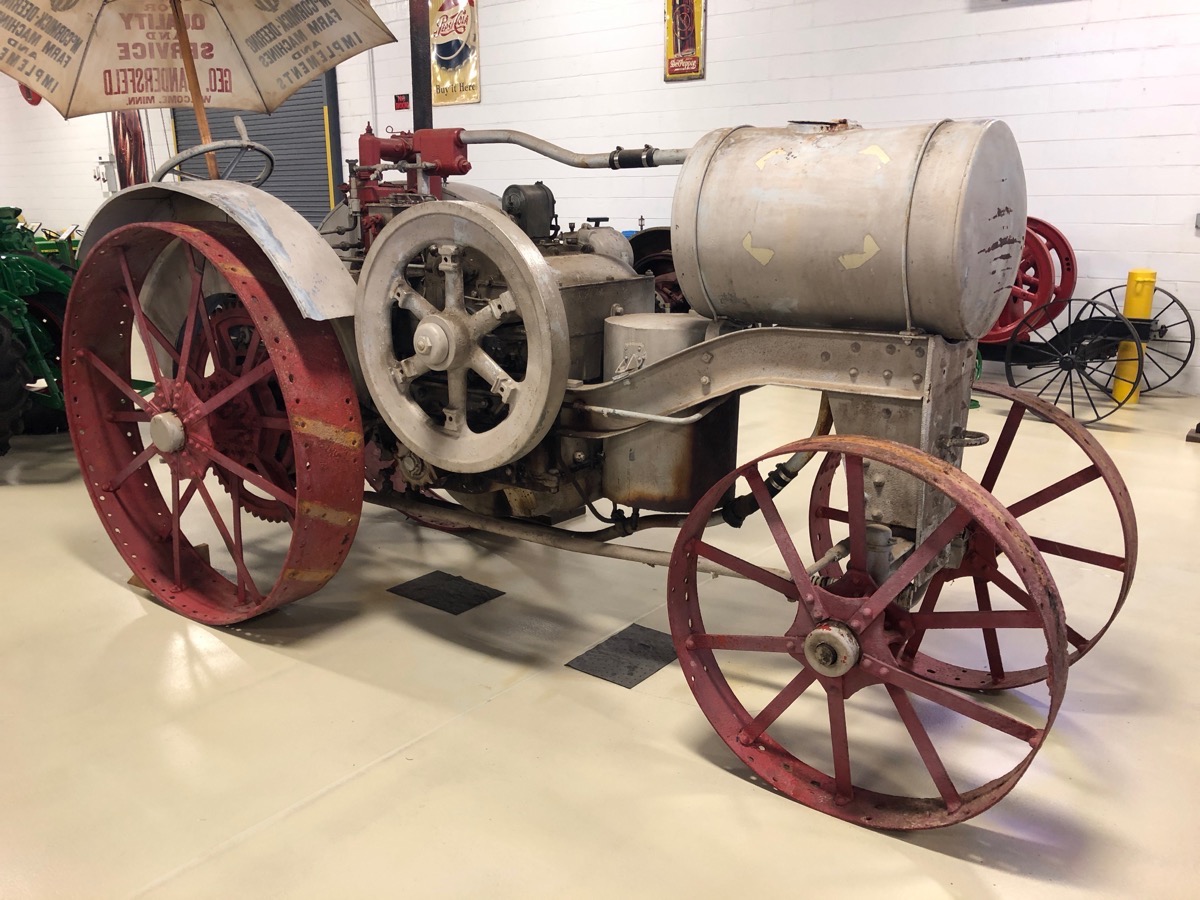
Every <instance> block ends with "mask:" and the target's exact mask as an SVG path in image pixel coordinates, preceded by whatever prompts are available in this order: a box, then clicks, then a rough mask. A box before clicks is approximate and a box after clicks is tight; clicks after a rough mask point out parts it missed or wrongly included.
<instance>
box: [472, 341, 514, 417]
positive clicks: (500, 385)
mask: <svg viewBox="0 0 1200 900" xmlns="http://www.w3.org/2000/svg"><path fill="white" fill-rule="evenodd" d="M468 365H469V366H470V367H471V370H472V371H473V372H475V374H476V375H478V376H479V377H480V378H482V379H483V380H484V381H486V382H487V383H488V385H489V387H491V389H492V393H493V394H495V395H496V396H497V397H499V398H500V399H501V400H503V401H504V402H505V403H507V404H509V405H510V406H511V405H512V403H513V401H514V400H515V399H516V397H515V396H514V394H515V392H516V391H518V390H519V388H518V386H517V382H516V381H514V380H513V379H512V378H511V377H510V376H509V374H508V373H507V372H505V371H504V369H502V368H501V367H500V364H499V363H498V362H496V360H494V359H492V357H491V356H489V355H488V354H487V352H485V351H484V349H483V348H482V347H476V348H475V349H474V350H472V351H471V356H470V360H469V362H468Z"/></svg>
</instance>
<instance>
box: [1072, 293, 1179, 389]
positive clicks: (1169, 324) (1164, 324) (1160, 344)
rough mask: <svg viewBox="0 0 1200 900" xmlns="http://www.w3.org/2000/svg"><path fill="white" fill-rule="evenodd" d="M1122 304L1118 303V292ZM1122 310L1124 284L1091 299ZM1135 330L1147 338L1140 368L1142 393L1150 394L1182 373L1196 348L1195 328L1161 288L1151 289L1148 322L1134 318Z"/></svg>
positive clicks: (1175, 299)
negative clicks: (1142, 363) (1143, 363)
mask: <svg viewBox="0 0 1200 900" xmlns="http://www.w3.org/2000/svg"><path fill="white" fill-rule="evenodd" d="M1118 291H1119V292H1120V293H1121V302H1117V292H1118ZM1101 298H1105V299H1104V301H1103V302H1106V303H1108V304H1110V305H1112V306H1113V307H1114V308H1116V309H1122V308H1123V307H1124V301H1125V285H1123V284H1118V285H1114V286H1113V287H1110V288H1108V289H1107V290H1104V291H1101V292H1100V293H1099V294H1097V295H1096V296H1095V297H1093V298H1092V299H1093V300H1100V299H1101ZM1131 321H1133V324H1134V327H1135V328H1137V330H1138V332H1139V333H1141V334H1143V335H1144V336H1145V338H1146V340H1145V341H1143V342H1142V352H1143V353H1144V354H1145V356H1146V359H1145V365H1144V367H1143V369H1142V390H1143V391H1152V390H1154V389H1155V388H1160V387H1162V386H1163V385H1164V384H1166V383H1167V382H1168V381H1171V380H1172V379H1173V378H1175V376H1176V375H1178V374H1179V373H1180V372H1182V371H1183V369H1184V367H1185V366H1186V365H1187V364H1188V360H1190V359H1191V358H1192V351H1194V350H1195V349H1196V325H1195V323H1194V322H1193V321H1192V314H1191V313H1190V312H1188V309H1187V307H1186V306H1184V305H1183V303H1181V302H1180V300H1179V298H1178V297H1176V296H1175V295H1174V294H1172V293H1171V292H1170V291H1166V290H1163V289H1162V288H1160V287H1156V288H1155V289H1154V301H1153V306H1152V310H1151V317H1150V319H1149V320H1144V319H1134V320H1131Z"/></svg>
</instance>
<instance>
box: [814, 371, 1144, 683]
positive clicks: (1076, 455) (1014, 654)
mask: <svg viewBox="0 0 1200 900" xmlns="http://www.w3.org/2000/svg"><path fill="white" fill-rule="evenodd" d="M974 390H975V391H976V393H980V394H986V395H988V396H992V397H998V398H1000V399H1001V400H1002V401H1005V402H1006V403H1007V405H1008V409H1007V413H1006V415H1005V416H1004V418H1003V420H1002V421H1003V424H1002V425H1001V426H999V427H997V428H993V429H991V430H990V432H991V437H992V438H993V440H992V441H991V446H992V448H993V449H992V451H991V453H990V454H988V455H987V458H986V467H985V462H984V459H983V458H979V459H977V460H974V461H976V462H978V463H980V466H979V468H978V471H979V473H980V477H979V481H980V484H981V485H982V486H983V487H984V488H985V489H986V490H988V491H990V492H992V493H993V495H994V496H996V497H997V499H999V500H1000V501H1001V502H1006V501H1010V502H1007V503H1006V506H1007V508H1008V511H1009V513H1011V514H1012V515H1013V516H1014V517H1015V518H1017V519H1018V520H1019V521H1021V522H1022V524H1023V525H1024V526H1025V528H1026V530H1027V531H1028V532H1029V533H1030V536H1031V539H1032V540H1033V543H1034V545H1035V546H1036V547H1037V548H1038V550H1040V551H1041V552H1042V555H1043V557H1044V558H1045V559H1046V561H1047V563H1048V564H1049V565H1050V568H1051V572H1052V574H1053V573H1054V571H1055V570H1056V569H1061V572H1062V575H1063V576H1064V577H1060V578H1059V581H1060V583H1069V584H1072V585H1073V586H1075V588H1076V593H1077V595H1078V599H1076V597H1075V596H1072V597H1068V598H1067V599H1066V600H1065V601H1064V604H1063V607H1064V613H1065V615H1066V624H1067V641H1068V644H1069V649H1068V654H1067V663H1068V665H1073V664H1074V663H1075V662H1077V661H1078V660H1079V659H1080V658H1081V657H1082V656H1083V655H1084V654H1085V653H1087V652H1088V651H1089V650H1090V649H1092V647H1093V646H1095V645H1096V643H1097V642H1098V641H1099V640H1100V638H1101V637H1102V636H1103V635H1104V633H1105V632H1106V631H1107V630H1108V627H1109V626H1110V625H1111V624H1112V622H1113V620H1114V619H1115V618H1116V617H1117V613H1118V612H1120V610H1121V607H1122V605H1123V604H1124V603H1125V597H1126V595H1127V594H1128V593H1129V588H1130V587H1131V585H1132V584H1133V574H1134V569H1135V567H1136V565H1137V549H1138V535H1137V519H1136V517H1135V516H1134V511H1133V503H1132V501H1131V500H1130V498H1129V491H1128V490H1127V489H1126V487H1125V482H1124V481H1123V480H1122V478H1121V475H1120V473H1119V472H1118V471H1117V467H1116V464H1115V463H1114V462H1113V461H1112V458H1111V457H1109V455H1108V454H1107V453H1105V452H1104V448H1103V447H1101V446H1100V444H1099V443H1098V442H1097V441H1096V439H1095V438H1094V437H1092V435H1091V434H1090V433H1089V432H1088V430H1087V429H1086V428H1084V427H1083V426H1082V425H1080V424H1079V422H1077V421H1075V420H1074V419H1072V418H1071V417H1070V416H1068V415H1067V414H1066V413H1065V412H1063V411H1062V410H1060V409H1059V408H1058V407H1056V406H1052V405H1051V404H1049V403H1047V402H1046V401H1044V400H1039V399H1038V398H1037V397H1034V396H1033V395H1032V394H1028V393H1026V392H1025V391H1020V390H1017V389H1016V388H1012V387H1009V386H1008V385H999V384H976V385H975V388H974ZM1027 412H1028V413H1029V414H1028V415H1026V413H1027ZM979 415H980V416H982V415H983V413H980V414H979ZM1039 419H1040V420H1042V423H1039V422H1038V421H1037V420H1039ZM1026 422H1029V424H1028V425H1026ZM1043 423H1044V424H1043ZM973 424H974V422H973ZM1022 426H1025V427H1024V429H1023V430H1022ZM1052 427H1057V428H1058V429H1059V430H1060V431H1061V432H1063V433H1064V434H1065V435H1066V436H1067V437H1068V438H1070V440H1071V441H1072V442H1073V444H1074V445H1075V447H1076V448H1077V450H1076V451H1071V450H1070V449H1069V448H1067V447H1063V446H1062V442H1061V441H1055V442H1054V443H1053V444H1051V445H1049V446H1047V445H1046V441H1047V436H1048V435H1047V429H1050V428H1052ZM1049 436H1050V437H1051V438H1053V432H1052V431H1051V432H1050V435H1049ZM1022 439H1024V441H1023V443H1024V448H1026V449H1025V451H1024V452H1025V453H1026V454H1028V455H1030V456H1032V455H1035V454H1036V455H1038V456H1040V457H1041V458H1042V460H1043V462H1042V465H1041V467H1040V468H1038V469H1030V468H1028V467H1025V466H1021V467H1017V466H1012V467H1008V468H1006V463H1007V462H1008V460H1009V455H1010V453H1011V451H1012V448H1013V445H1014V442H1016V444H1017V446H1018V447H1021V446H1022ZM973 456H974V454H973V451H968V456H967V460H968V461H971V460H973ZM840 464H841V460H840V458H839V457H837V456H833V455H830V456H826V457H825V459H824V461H823V462H822V465H821V467H820V469H819V470H818V472H817V476H816V479H815V481H814V484H813V490H812V496H811V500H810V503H809V540H810V544H811V547H812V551H813V555H814V557H818V558H819V557H821V556H822V555H824V554H825V553H826V552H827V551H828V550H829V549H830V548H832V547H833V546H834V544H835V543H836V542H837V540H836V539H838V538H841V537H842V536H843V533H844V530H845V529H844V526H842V528H841V530H840V531H838V532H837V533H834V527H833V525H832V523H834V522H839V523H844V522H846V520H847V513H846V508H845V499H844V497H840V496H839V497H837V498H833V497H832V493H833V490H832V489H833V487H834V484H835V482H837V483H840V479H838V468H839V466H840ZM1039 473H1042V474H1041V476H1040V477H1039ZM1057 476H1061V477H1057ZM1043 485H1045V486H1043ZM1084 522H1086V523H1088V525H1087V526H1086V527H1081V523H1084ZM1097 532H1099V533H1101V534H1105V535H1106V537H1104V538H1101V539H1097V538H1095V537H1094V535H1095V534H1096V533H1097ZM985 543H986V541H985ZM989 546H990V545H989ZM994 563H995V559H994V557H992V558H989V557H988V556H987V555H986V554H980V553H977V552H976V553H968V554H966V555H965V557H964V560H963V562H962V564H961V565H960V566H958V567H957V568H955V569H953V570H945V571H943V572H941V573H939V575H938V577H937V578H935V580H934V582H933V584H932V585H931V586H930V587H929V589H928V591H926V593H925V595H924V597H923V598H922V601H921V604H920V606H919V611H920V612H922V613H925V612H932V611H933V610H934V609H935V607H936V608H938V609H942V610H948V609H949V608H950V603H951V602H953V600H955V599H959V600H965V602H966V604H967V608H969V609H973V610H978V609H982V608H993V607H996V608H999V607H1002V606H1006V605H1007V606H1009V607H1013V606H1014V604H1016V603H1017V602H1018V601H1014V600H1013V599H1012V596H1013V594H1012V588H1013V585H1012V582H1011V579H1009V578H1008V577H1007V575H1005V573H1003V572H1002V571H1000V570H999V569H997V568H996V567H995V565H994ZM821 573H822V575H824V576H826V577H828V578H840V577H841V576H842V574H843V569H842V567H841V565H840V564H839V563H837V562H832V563H830V564H828V565H827V566H825V568H823V569H822V570H821ZM955 579H964V580H969V582H970V583H971V585H972V588H973V590H974V591H975V593H972V594H970V595H966V596H963V595H962V593H961V592H960V593H959V595H958V596H957V597H956V596H955V595H954V593H953V592H951V591H946V592H945V594H944V596H942V594H943V591H942V588H943V587H944V586H945V584H946V582H950V581H953V580H955ZM1014 638H1016V639H1017V640H1016V641H1015V642H1013V639H1014ZM1019 638H1020V635H1018V634H1014V633H1013V632H1012V631H1001V630H996V629H976V636H975V637H974V638H971V640H973V642H974V646H971V645H969V644H966V645H963V644H955V645H953V646H949V645H948V646H946V651H947V653H948V654H952V655H953V657H954V661H955V663H957V666H956V667H954V668H953V669H950V670H946V674H948V675H949V677H943V675H942V674H939V672H938V671H935V672H926V676H927V677H928V678H929V679H930V680H933V681H939V682H940V683H944V684H948V685H950V686H952V687H967V688H971V689H981V690H1003V689H1007V688H1014V687H1021V686H1023V685H1027V684H1033V683H1035V682H1038V681H1041V680H1042V679H1043V678H1045V677H1046V675H1047V669H1046V666H1045V664H1044V661H1043V660H1040V659H1033V658H1031V657H1030V655H1029V654H1028V653H1024V652H1023V649H1022V647H1021V645H1020V640H1019ZM1005 639H1008V640H1009V641H1010V642H1013V643H1014V646H1007V645H1005V644H1002V643H1001V642H1002V641H1003V640H1005ZM918 649H920V650H921V652H922V653H923V654H924V655H926V656H932V657H938V658H941V654H940V653H939V650H940V647H939V637H938V636H935V637H934V639H933V640H931V641H929V642H925V641H924V635H923V634H921V633H919V632H918V633H917V634H915V635H913V636H912V637H911V638H910V639H909V640H908V642H907V643H906V644H905V646H904V650H903V651H902V653H901V656H902V657H903V658H905V659H907V660H909V661H910V664H911V660H912V659H914V658H915V654H916V652H917V650H918ZM1019 659H1024V660H1026V663H1035V664H1020V663H1018V664H1016V665H1014V662H1015V661H1016V660H1019Z"/></svg>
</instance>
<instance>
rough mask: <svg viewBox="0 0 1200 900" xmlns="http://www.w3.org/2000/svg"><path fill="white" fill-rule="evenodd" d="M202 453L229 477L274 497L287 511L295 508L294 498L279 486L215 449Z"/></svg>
mask: <svg viewBox="0 0 1200 900" xmlns="http://www.w3.org/2000/svg"><path fill="white" fill-rule="evenodd" d="M204 452H205V453H207V454H208V456H209V458H210V459H211V460H212V461H213V462H214V463H216V464H217V465H219V466H220V467H221V468H222V469H225V470H226V472H228V473H229V474H230V475H236V476H237V477H239V478H241V479H242V480H243V481H246V482H249V483H250V484H251V485H253V486H254V487H256V488H258V489H259V490H260V491H262V492H263V493H265V494H270V495H271V496H272V497H274V498H275V499H276V500H278V501H279V502H280V503H282V504H283V505H284V506H286V507H288V508H289V509H292V510H294V509H295V508H296V498H295V496H294V495H292V494H289V493H288V492H287V491H285V490H284V489H283V488H281V487H280V486H279V485H277V484H274V483H273V482H271V481H269V480H267V479H266V478H263V477H262V476H261V475H259V474H258V473H257V472H252V471H250V470H249V469H247V468H246V467H245V466H243V465H240V464H239V463H236V462H234V461H233V460H232V459H230V458H229V457H228V456H226V455H225V454H224V453H222V452H221V451H220V450H218V449H217V448H215V447H205V448H204Z"/></svg>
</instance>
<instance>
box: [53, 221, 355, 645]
mask: <svg viewBox="0 0 1200 900" xmlns="http://www.w3.org/2000/svg"><path fill="white" fill-rule="evenodd" d="M202 281H204V283H205V284H209V283H211V282H213V281H221V282H224V286H225V287H227V289H228V290H227V292H226V293H223V294H221V295H220V296H221V297H222V298H223V299H222V300H221V302H220V303H217V304H213V303H211V302H210V301H211V299H212V298H211V297H210V298H209V299H208V300H206V299H205V297H204V296H203V293H202V287H201V282H202ZM173 285H184V288H183V291H184V293H185V294H186V296H182V297H179V298H177V299H179V300H181V301H182V302H181V303H180V304H179V305H180V307H181V308H182V309H183V310H184V312H183V313H181V315H182V316H183V321H171V320H169V317H168V316H167V314H166V313H165V312H164V310H167V309H171V308H174V307H173V304H172V303H170V302H169V300H170V299H175V298H172V297H171V292H172V291H173V290H175V288H174V287H173ZM164 296H165V297H166V298H167V300H166V301H163V302H161V304H160V305H161V307H162V308H161V309H160V308H159V307H158V306H154V305H150V304H149V299H150V298H161V297H164ZM65 331H66V340H65V342H64V351H63V359H64V364H65V365H64V376H65V383H66V387H67V391H66V397H67V414H68V421H69V424H70V428H71V437H72V439H73V441H74V444H75V452H76V454H77V456H78V457H79V462H80V466H81V469H82V471H83V473H84V478H85V481H86V484H87V487H88V491H89V493H90V494H91V497H92V502H93V503H94V505H95V506H96V509H97V511H98V512H99V514H100V519H101V522H102V523H103V524H104V526H105V528H106V529H107V530H108V533H109V536H110V538H112V541H113V543H114V545H115V546H116V548H117V550H118V551H119V552H120V553H121V555H122V556H123V557H124V559H125V560H126V562H127V563H128V564H129V566H130V568H131V569H133V571H134V572H135V573H136V574H137V575H138V577H139V578H140V579H141V580H142V581H143V582H144V583H145V584H146V585H147V587H148V588H149V589H150V591H151V592H152V593H153V594H154V595H155V596H156V597H157V598H158V599H159V600H160V601H161V602H162V603H164V604H165V605H166V606H168V607H170V608H171V609H174V610H176V611H178V612H181V613H183V614H184V615H187V616H189V617H191V618H194V619H197V620H199V621H202V622H209V623H212V624H228V623H232V622H238V621H242V620H244V619H248V618H250V617H252V616H255V615H259V614H261V613H264V612H267V611H268V610H271V609H274V608H276V607H278V606H282V605H283V604H285V603H290V602H291V601H293V600H297V599H299V598H301V597H304V596H307V595H309V594H311V593H313V592H314V591H316V590H317V589H319V588H320V587H321V586H322V585H323V584H325V583H326V582H327V581H328V580H329V579H330V578H331V577H333V575H334V573H335V572H336V571H337V569H338V568H339V567H340V565H341V563H342V562H343V560H344V559H345V557H346V554H347V553H348V551H349V548H350V544H351V541H352V540H353V538H354V533H355V531H356V529H357V527H358V520H359V514H360V512H361V508H362V476H363V438H362V426H361V422H360V419H359V411H358V403H357V398H356V397H355V393H354V387H353V383H352V381H351V378H350V374H349V369H348V367H347V365H346V361H345V358H344V356H343V355H342V351H341V347H340V345H339V344H338V341H337V337H336V335H335V334H334V333H333V330H332V329H331V328H330V327H329V326H328V325H327V324H326V323H322V322H313V321H309V320H306V319H304V318H302V317H301V315H300V313H299V312H298V311H297V310H296V308H295V305H294V304H293V303H292V301H291V298H290V297H289V296H288V294H287V291H286V290H285V289H284V287H283V286H282V284H281V283H280V281H279V279H278V276H277V275H276V274H275V272H274V269H273V268H272V267H271V265H270V263H269V262H268V261H267V259H266V258H265V256H264V255H263V254H262V252H261V250H260V249H259V248H258V247H257V245H256V244H255V243H254V241H253V240H252V239H251V238H249V237H248V236H247V235H246V234H245V233H244V232H242V231H241V230H240V229H238V228H236V227H235V226H232V225H228V224H224V223H203V224H197V225H184V224H178V223H171V222H158V223H146V224H139V225H130V226H127V227H125V228H122V229H119V230H118V231H115V232H113V233H111V234H109V235H107V236H106V237H105V238H104V239H103V240H102V241H100V242H99V243H98V244H97V245H96V246H95V247H94V248H93V249H92V251H91V253H90V254H89V255H88V258H87V259H86V260H85V262H84V265H83V267H82V268H81V269H80V271H79V274H78V276H77V277H76V279H75V284H74V287H73V289H72V293H71V300H70V303H69V305H68V309H67V320H66V325H65ZM167 335H176V336H177V337H176V338H175V339H169V338H168V337H167ZM143 372H147V373H148V374H149V375H150V376H151V378H152V379H153V382H154V385H153V389H152V390H151V391H150V392H147V394H146V395H145V396H143V395H142V393H139V391H138V390H136V389H135V388H134V379H135V378H141V377H144V375H143ZM134 373H136V375H135V374H134ZM218 485H220V486H223V487H224V488H225V489H226V490H227V491H228V492H229V494H230V497H229V498H228V499H225V500H223V498H222V495H221V491H219V490H217V486H218ZM245 511H251V512H255V511H259V512H262V511H266V512H267V513H269V514H270V518H272V519H275V518H277V519H278V520H279V521H271V522H264V523H259V524H257V525H255V526H254V532H253V534H252V535H247V534H245V533H244V526H245V525H246V523H244V522H243V516H242V513H243V512H245ZM251 542H253V546H254V551H255V552H253V553H250V552H248V545H249V544H250V543H251ZM201 543H204V544H208V545H209V546H210V548H212V557H213V558H212V561H211V562H210V561H209V560H208V558H207V557H206V555H205V554H203V553H202V552H200V551H199V550H198V549H197V545H198V544H201Z"/></svg>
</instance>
